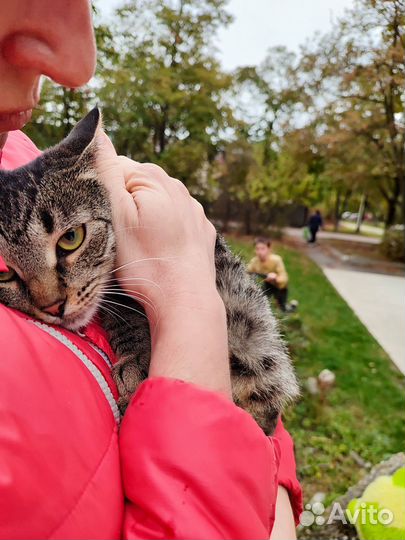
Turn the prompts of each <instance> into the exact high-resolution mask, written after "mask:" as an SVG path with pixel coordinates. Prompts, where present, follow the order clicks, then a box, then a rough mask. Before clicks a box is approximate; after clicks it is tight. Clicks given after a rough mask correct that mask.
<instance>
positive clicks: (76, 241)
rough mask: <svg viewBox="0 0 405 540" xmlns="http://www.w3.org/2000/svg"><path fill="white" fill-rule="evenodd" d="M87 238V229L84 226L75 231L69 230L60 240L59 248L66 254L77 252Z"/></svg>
mask: <svg viewBox="0 0 405 540" xmlns="http://www.w3.org/2000/svg"><path fill="white" fill-rule="evenodd" d="M85 236H86V229H85V228H84V225H80V227H76V228H75V229H69V230H68V231H66V232H65V234H64V235H63V236H61V237H60V238H59V240H58V247H59V248H60V249H61V250H63V251H66V252H71V251H75V250H76V249H77V248H79V247H80V246H81V245H82V244H83V240H84V237H85Z"/></svg>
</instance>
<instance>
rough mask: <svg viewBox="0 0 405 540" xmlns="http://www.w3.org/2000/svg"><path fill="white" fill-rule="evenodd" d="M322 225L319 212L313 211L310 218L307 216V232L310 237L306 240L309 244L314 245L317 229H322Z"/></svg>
mask: <svg viewBox="0 0 405 540" xmlns="http://www.w3.org/2000/svg"><path fill="white" fill-rule="evenodd" d="M322 225H323V220H322V216H321V213H320V211H319V210H315V212H314V213H313V214H312V215H311V216H309V220H308V229H309V232H310V233H311V236H310V238H309V240H308V242H309V243H310V244H314V243H315V242H316V235H317V233H318V231H319V229H320V228H321V227H322Z"/></svg>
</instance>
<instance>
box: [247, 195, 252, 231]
mask: <svg viewBox="0 0 405 540" xmlns="http://www.w3.org/2000/svg"><path fill="white" fill-rule="evenodd" d="M251 217H252V216H251V208H250V202H249V201H247V202H246V204H245V234H252V220H251Z"/></svg>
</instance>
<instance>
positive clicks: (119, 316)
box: [98, 304, 132, 328]
mask: <svg viewBox="0 0 405 540" xmlns="http://www.w3.org/2000/svg"><path fill="white" fill-rule="evenodd" d="M98 308H99V309H102V310H104V311H105V312H106V313H108V314H109V315H111V316H112V317H117V318H118V319H121V320H122V321H123V322H124V323H125V324H126V325H127V326H129V328H132V327H131V325H130V324H129V322H128V321H127V320H125V319H124V317H121V315H120V314H119V313H117V311H116V310H114V309H113V308H110V307H107V306H105V305H102V304H100V305H99V306H98Z"/></svg>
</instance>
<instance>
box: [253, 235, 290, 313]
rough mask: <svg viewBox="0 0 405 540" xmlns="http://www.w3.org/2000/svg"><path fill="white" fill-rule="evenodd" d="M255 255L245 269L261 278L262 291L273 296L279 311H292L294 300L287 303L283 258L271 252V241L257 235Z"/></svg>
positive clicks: (286, 279) (286, 278)
mask: <svg viewBox="0 0 405 540" xmlns="http://www.w3.org/2000/svg"><path fill="white" fill-rule="evenodd" d="M255 253H256V256H255V257H253V259H252V260H251V261H250V262H249V264H248V267H247V271H248V272H249V274H255V275H257V276H258V277H260V278H262V279H263V291H264V292H265V294H266V295H267V296H268V297H269V298H271V297H274V298H275V300H276V302H277V305H278V306H279V308H280V309H281V311H294V310H295V308H296V302H294V303H291V304H287V297H288V288H287V285H288V274H287V271H286V269H285V266H284V263H283V259H282V258H281V257H280V255H276V254H275V253H273V252H272V249H271V241H270V240H269V239H268V238H264V237H259V238H256V240H255Z"/></svg>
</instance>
